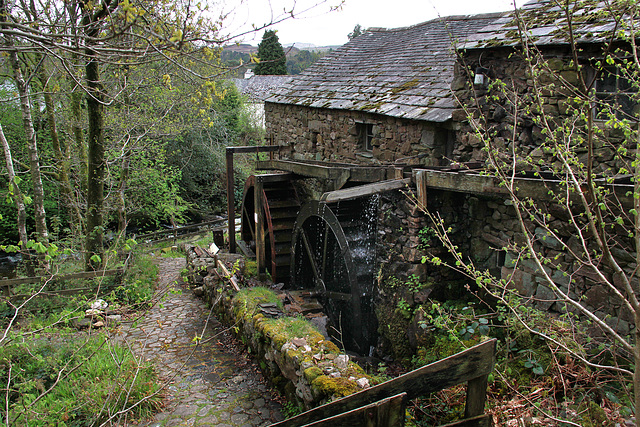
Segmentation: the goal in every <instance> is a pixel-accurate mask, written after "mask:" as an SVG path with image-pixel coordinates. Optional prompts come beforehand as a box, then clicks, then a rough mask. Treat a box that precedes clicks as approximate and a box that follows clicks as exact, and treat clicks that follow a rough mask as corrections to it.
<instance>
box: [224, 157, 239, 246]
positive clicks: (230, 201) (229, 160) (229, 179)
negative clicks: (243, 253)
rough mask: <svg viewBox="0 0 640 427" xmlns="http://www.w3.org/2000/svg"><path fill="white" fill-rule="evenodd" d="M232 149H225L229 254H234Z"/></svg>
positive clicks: (234, 217) (234, 210)
mask: <svg viewBox="0 0 640 427" xmlns="http://www.w3.org/2000/svg"><path fill="white" fill-rule="evenodd" d="M234 148H237V147H227V150H226V159H227V222H228V225H227V227H228V228H227V232H228V233H229V252H230V253H232V254H235V253H236V207H235V200H234V196H235V180H234V177H233V153H234Z"/></svg>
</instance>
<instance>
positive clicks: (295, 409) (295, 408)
mask: <svg viewBox="0 0 640 427" xmlns="http://www.w3.org/2000/svg"><path fill="white" fill-rule="evenodd" d="M303 410H304V408H303V407H302V406H300V405H298V404H297V403H294V402H284V404H283V405H282V416H283V417H284V418H285V419H288V418H293V417H295V416H296V415H298V414H301V413H302V411H303Z"/></svg>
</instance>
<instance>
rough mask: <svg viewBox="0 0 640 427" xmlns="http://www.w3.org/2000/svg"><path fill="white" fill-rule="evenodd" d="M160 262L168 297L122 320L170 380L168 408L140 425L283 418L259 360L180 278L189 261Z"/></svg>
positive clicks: (134, 344)
mask: <svg viewBox="0 0 640 427" xmlns="http://www.w3.org/2000/svg"><path fill="white" fill-rule="evenodd" d="M157 264H158V267H159V270H160V273H159V285H158V290H159V291H160V292H164V293H165V296H164V298H163V299H162V300H161V302H159V303H158V304H156V305H155V306H154V307H153V308H151V309H150V310H149V311H148V312H147V313H146V314H145V315H144V317H143V318H141V319H139V320H138V321H137V322H132V323H130V324H128V325H127V324H124V325H123V327H122V329H121V331H122V333H121V336H120V339H122V340H123V341H124V342H126V343H127V344H128V345H130V346H131V348H132V349H133V350H134V352H135V353H136V354H137V355H142V357H143V358H144V359H145V360H150V361H153V362H154V364H155V366H156V367H157V369H158V371H159V373H160V376H161V379H162V380H163V381H165V382H167V387H166V394H167V400H166V406H165V408H164V411H163V412H162V413H160V414H157V415H156V416H155V417H154V418H153V419H152V420H147V421H144V422H142V423H141V424H139V426H141V427H142V426H148V427H172V426H220V427H223V426H252V427H253V426H265V425H269V424H271V423H273V422H275V421H280V420H281V419H282V416H281V413H280V410H281V406H280V405H279V404H278V403H277V402H276V401H275V400H273V398H272V395H271V393H270V387H269V385H268V384H267V382H266V381H265V379H264V378H263V377H262V375H261V374H260V373H259V371H258V369H257V367H256V365H255V363H254V362H253V361H251V360H250V359H249V358H248V356H247V355H246V353H245V352H243V351H240V349H239V348H238V347H237V345H236V344H234V343H233V340H232V339H231V337H230V336H229V335H228V332H225V331H224V329H223V327H222V325H221V324H220V323H219V322H218V321H217V320H216V319H215V317H213V315H211V316H210V310H209V309H208V308H207V307H206V305H205V304H204V302H203V301H202V300H201V299H199V298H197V297H195V296H194V295H193V293H192V292H191V291H190V290H189V289H188V288H186V287H182V286H180V285H179V284H178V283H177V281H178V280H179V275H180V270H181V269H182V268H184V265H185V260H184V259H179V258H159V259H158V262H157ZM200 335H201V343H200V345H198V346H195V345H194V337H196V336H200Z"/></svg>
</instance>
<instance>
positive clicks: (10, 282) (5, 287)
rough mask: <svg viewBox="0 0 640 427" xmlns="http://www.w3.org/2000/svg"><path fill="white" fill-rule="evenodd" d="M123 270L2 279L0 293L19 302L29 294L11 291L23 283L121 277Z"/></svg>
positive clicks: (64, 291) (72, 291) (46, 293)
mask: <svg viewBox="0 0 640 427" xmlns="http://www.w3.org/2000/svg"><path fill="white" fill-rule="evenodd" d="M124 271H125V269H124V268H123V267H121V268H116V269H112V270H100V271H81V272H78V273H70V274H52V275H48V276H35V277H20V278H17V279H3V280H0V289H2V293H3V294H4V295H5V296H6V297H8V298H10V299H11V300H12V301H13V300H20V299H24V298H28V297H30V296H31V295H30V294H13V293H12V292H11V289H12V288H13V287H14V286H17V285H22V284H25V283H42V284H44V283H45V282H56V281H64V280H74V279H92V278H95V277H109V276H121V275H122V274H123V273H124ZM94 289H95V287H83V288H74V289H61V290H55V291H47V290H43V291H42V292H40V293H39V295H40V296H53V295H73V294H78V293H82V292H86V291H91V290H94Z"/></svg>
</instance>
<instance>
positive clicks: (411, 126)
mask: <svg viewBox="0 0 640 427" xmlns="http://www.w3.org/2000/svg"><path fill="white" fill-rule="evenodd" d="M265 116H266V128H267V137H273V143H274V144H276V145H283V146H287V147H289V152H287V153H285V157H288V158H292V159H297V160H316V161H320V160H322V161H333V162H348V163H360V164H368V165H369V164H370V165H379V164H389V163H393V162H394V161H396V160H398V159H402V158H406V157H414V159H418V156H420V158H421V159H422V160H421V162H422V163H421V164H423V165H438V164H440V159H441V158H442V157H443V156H444V155H445V154H446V152H447V149H448V148H447V147H448V144H450V143H451V141H450V137H451V135H450V133H449V130H448V129H447V128H446V127H445V126H444V125H440V124H433V123H428V122H423V121H416V120H404V119H397V118H393V117H388V116H383V115H379V114H371V113H367V112H361V111H346V110H329V109H323V108H309V107H304V106H297V105H285V104H273V103H266V106H265ZM358 123H368V124H371V125H373V126H372V132H373V138H372V140H371V144H372V146H373V147H372V150H371V151H368V150H365V149H364V148H363V147H362V144H361V143H360V141H359V136H358ZM423 156H424V157H423ZM415 162H417V160H415V161H414V163H415Z"/></svg>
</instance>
